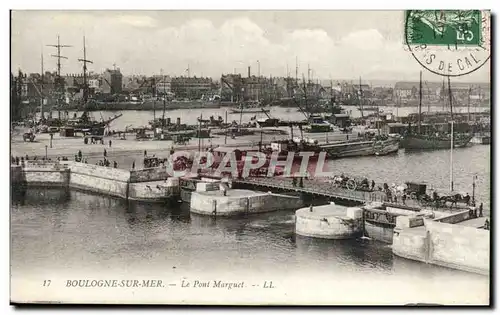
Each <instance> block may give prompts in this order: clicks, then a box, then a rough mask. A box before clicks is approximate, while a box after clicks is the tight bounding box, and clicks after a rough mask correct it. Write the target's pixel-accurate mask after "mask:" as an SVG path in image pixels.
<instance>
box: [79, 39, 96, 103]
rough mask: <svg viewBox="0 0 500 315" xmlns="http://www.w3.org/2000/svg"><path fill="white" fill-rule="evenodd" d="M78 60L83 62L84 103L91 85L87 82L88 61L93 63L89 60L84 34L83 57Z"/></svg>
mask: <svg viewBox="0 0 500 315" xmlns="http://www.w3.org/2000/svg"><path fill="white" fill-rule="evenodd" d="M78 61H80V62H82V63H83V104H84V106H85V104H86V103H87V101H88V98H89V86H88V83H87V63H93V62H92V61H91V60H87V48H86V47H85V36H83V59H82V58H80V59H78Z"/></svg>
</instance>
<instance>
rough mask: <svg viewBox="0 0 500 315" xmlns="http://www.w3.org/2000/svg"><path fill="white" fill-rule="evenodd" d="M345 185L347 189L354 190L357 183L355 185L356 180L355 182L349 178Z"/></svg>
mask: <svg viewBox="0 0 500 315" xmlns="http://www.w3.org/2000/svg"><path fill="white" fill-rule="evenodd" d="M346 187H347V189H349V190H356V187H357V185H356V182H355V181H354V180H352V179H349V180H348V181H347V183H346Z"/></svg>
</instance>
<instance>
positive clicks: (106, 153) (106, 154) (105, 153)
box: [104, 149, 108, 157]
mask: <svg viewBox="0 0 500 315" xmlns="http://www.w3.org/2000/svg"><path fill="white" fill-rule="evenodd" d="M107 156H108V152H107V151H106V149H104V157H107Z"/></svg>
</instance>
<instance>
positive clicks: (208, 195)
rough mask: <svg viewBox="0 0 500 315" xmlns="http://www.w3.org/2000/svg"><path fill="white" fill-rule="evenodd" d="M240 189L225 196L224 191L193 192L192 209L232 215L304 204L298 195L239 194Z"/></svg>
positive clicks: (193, 210) (211, 213)
mask: <svg viewBox="0 0 500 315" xmlns="http://www.w3.org/2000/svg"><path fill="white" fill-rule="evenodd" d="M238 191H239V190H232V191H231V192H230V194H231V195H227V196H224V195H223V193H222V191H220V192H219V191H216V192H213V191H211V192H204V191H195V192H192V193H191V211H192V212H194V213H198V214H206V215H217V216H231V215H238V214H252V213H262V212H271V211H277V210H290V209H297V208H300V207H301V206H302V201H301V199H300V198H298V197H294V196H287V195H279V194H271V193H254V194H251V195H247V194H245V193H242V194H238Z"/></svg>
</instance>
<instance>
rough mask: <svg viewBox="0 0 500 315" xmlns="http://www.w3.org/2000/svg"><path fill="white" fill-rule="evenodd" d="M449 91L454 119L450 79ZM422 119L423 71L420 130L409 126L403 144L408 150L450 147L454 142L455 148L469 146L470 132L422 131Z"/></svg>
mask: <svg viewBox="0 0 500 315" xmlns="http://www.w3.org/2000/svg"><path fill="white" fill-rule="evenodd" d="M448 93H449V101H450V116H451V120H453V105H452V93H451V86H450V81H449V80H448ZM421 121H422V72H420V91H419V107H418V130H417V133H413V132H412V130H411V129H412V128H411V125H410V126H409V128H408V133H407V134H406V135H405V136H404V137H403V139H402V140H401V146H402V147H403V148H405V149H406V150H438V149H449V148H450V146H451V144H452V143H453V147H454V148H462V147H465V146H467V144H469V142H470V141H471V139H472V135H470V134H457V135H453V134H444V135H443V134H440V133H432V134H431V133H428V134H423V133H421V130H420V129H421Z"/></svg>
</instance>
